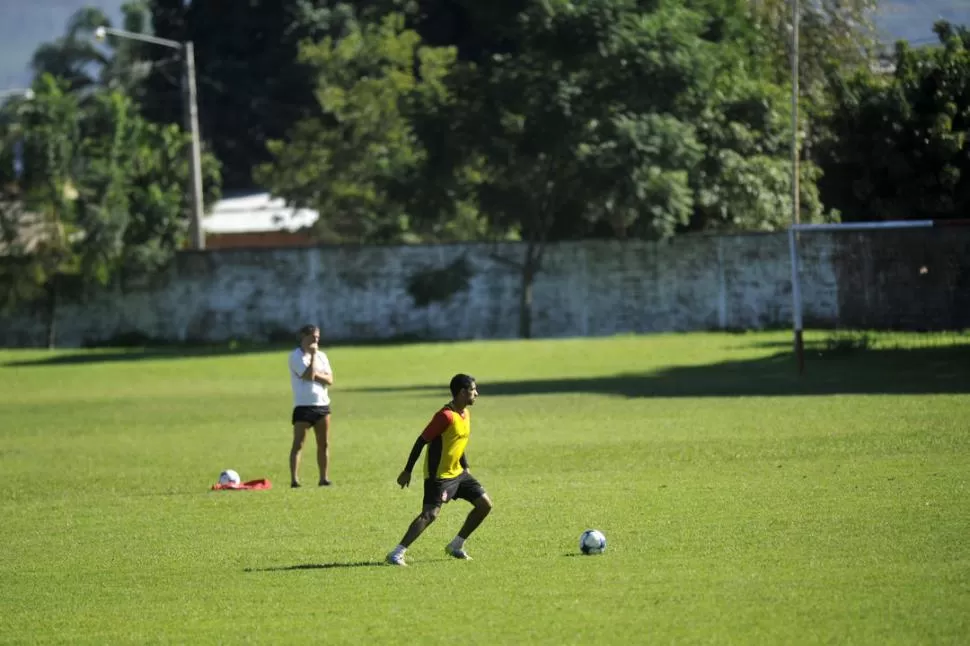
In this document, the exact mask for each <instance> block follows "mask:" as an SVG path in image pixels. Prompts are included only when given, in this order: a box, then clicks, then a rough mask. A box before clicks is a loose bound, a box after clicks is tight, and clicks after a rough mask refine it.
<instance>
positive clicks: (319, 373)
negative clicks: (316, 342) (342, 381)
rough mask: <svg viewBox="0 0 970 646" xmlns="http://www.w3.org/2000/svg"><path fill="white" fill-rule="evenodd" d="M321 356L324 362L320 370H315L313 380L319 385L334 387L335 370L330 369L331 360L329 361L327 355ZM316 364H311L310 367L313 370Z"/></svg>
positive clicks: (322, 354)
mask: <svg viewBox="0 0 970 646" xmlns="http://www.w3.org/2000/svg"><path fill="white" fill-rule="evenodd" d="M319 355H320V356H321V357H322V359H323V361H321V363H320V368H321V369H320V370H314V371H313V376H312V377H311V379H312V380H313V381H315V382H317V383H318V384H323V385H324V386H332V385H333V369H332V368H331V367H330V360H329V359H327V355H325V354H324V353H322V352H320V353H319ZM313 365H314V362H312V361H311V362H310V367H311V368H312V367H313Z"/></svg>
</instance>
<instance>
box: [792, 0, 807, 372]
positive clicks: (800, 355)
mask: <svg viewBox="0 0 970 646" xmlns="http://www.w3.org/2000/svg"><path fill="white" fill-rule="evenodd" d="M791 4H792V18H791V190H792V196H791V197H792V226H791V228H790V229H789V230H788V243H789V247H790V253H791V262H792V266H791V272H792V292H791V293H792V314H793V323H794V326H793V327H794V328H795V329H794V337H795V338H794V339H793V341H794V346H795V347H794V351H795V360H796V363H797V366H798V374H802V373H803V372H804V371H805V336H804V332H803V330H802V303H801V298H802V297H801V290H800V289H799V284H800V283H799V280H800V278H799V275H798V274H799V266H798V265H799V263H798V233H796V231H795V227H797V226H798V225H799V223H800V221H801V204H800V202H801V194H800V193H801V192H800V190H799V175H800V170H799V163H798V157H799V145H798V94H799V91H798V76H799V70H798V63H799V51H798V50H799V43H798V36H799V31H800V25H799V22H800V20H801V16H800V12H799V6H798V0H791Z"/></svg>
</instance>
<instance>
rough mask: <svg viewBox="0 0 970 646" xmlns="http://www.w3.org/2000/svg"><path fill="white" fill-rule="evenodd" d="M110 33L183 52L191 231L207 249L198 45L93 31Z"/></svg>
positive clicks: (99, 32)
mask: <svg viewBox="0 0 970 646" xmlns="http://www.w3.org/2000/svg"><path fill="white" fill-rule="evenodd" d="M108 35H111V36H116V37H118V38H127V39H129V40H140V41H142V42H145V43H151V44H153V45H161V46H162V47H168V48H170V49H176V50H178V51H180V52H182V60H183V63H184V64H185V90H186V92H185V121H186V124H185V125H186V127H187V128H188V129H189V132H190V133H191V135H192V137H191V139H192V141H191V144H190V145H189V175H190V180H191V188H192V194H191V198H192V200H191V201H192V220H191V223H190V226H189V235H190V238H191V240H192V248H193V249H205V230H204V229H203V228H202V216H203V213H204V210H205V208H204V206H205V205H204V203H203V200H202V138H201V136H200V135H199V102H198V97H197V94H196V84H195V47H194V46H193V45H192V42H191V41H186V42H184V43H182V42H179V41H177V40H168V39H167V38H158V37H156V36H148V35H146V34H137V33H135V32H131V31H125V30H123V29H114V28H112V27H98V28H97V29H96V30H95V31H94V36H95V38H97V39H98V40H104V38H105V37H106V36H108Z"/></svg>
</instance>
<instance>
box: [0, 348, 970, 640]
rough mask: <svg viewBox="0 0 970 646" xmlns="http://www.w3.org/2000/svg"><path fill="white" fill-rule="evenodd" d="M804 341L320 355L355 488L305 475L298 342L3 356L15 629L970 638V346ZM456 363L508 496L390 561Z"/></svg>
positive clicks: (337, 452) (476, 448)
mask: <svg viewBox="0 0 970 646" xmlns="http://www.w3.org/2000/svg"><path fill="white" fill-rule="evenodd" d="M789 336H790V335H789V334H787V333H759V334H738V335H732V334H690V335H660V336H650V337H635V336H629V337H615V338H610V339H587V340H579V339H577V340H555V341H531V342H514V341H508V342H479V343H454V344H451V343H443V344H414V345H401V346H373V347H336V348H330V349H327V350H328V354H329V355H330V358H331V361H332V362H333V365H334V369H335V372H336V378H337V386H336V387H335V388H333V391H332V396H333V399H334V409H335V413H334V431H333V432H334V436H333V448H332V453H333V457H332V460H333V466H332V472H331V477H332V478H333V480H334V481H335V483H336V484H335V486H333V487H331V488H329V489H321V488H316V487H312V486H310V487H304V488H303V489H299V490H291V489H290V488H289V487H288V486H287V485H288V474H287V467H286V459H287V453H288V450H289V441H290V433H291V431H290V429H289V412H290V395H289V383H288V378H287V373H286V359H285V349H274V350H262V351H255V350H247V351H231V352H230V351H228V350H226V351H222V352H218V351H212V352H206V351H202V350H194V351H192V352H190V353H187V354H185V353H183V354H181V355H179V354H177V353H176V352H175V351H173V350H166V351H140V352H139V351H127V352H126V351H119V350H110V351H109V350H101V351H94V350H92V351H60V352H53V353H48V352H43V351H3V352H0V393H2V395H0V476H2V479H3V493H2V497H0V514H2V516H0V517H2V523H0V545H2V548H0V642H2V643H71V644H80V643H89V644H105V643H131V644H136V643H137V644H142V643H184V644H214V643H225V644H233V643H326V644H338V643H346V644H362V643H374V644H414V643H423V644H439V643H441V644H454V643H474V644H565V643H594V642H595V643H604V644H629V643H657V644H671V643H702V644H823V643H824V644H965V643H968V642H970V351H968V350H970V346H967V345H963V346H945V347H936V346H933V347H920V346H919V345H918V344H917V346H916V347H914V348H912V349H905V348H898V347H897V348H894V349H892V350H882V351H875V350H873V351H868V352H857V353H847V354H845V355H817V354H815V353H812V354H810V355H809V361H808V370H807V372H806V374H805V375H804V376H801V377H799V376H797V375H796V374H795V371H794V365H793V361H792V359H791V355H790V353H789V352H788V347H789ZM325 349H326V348H325ZM458 371H466V372H470V373H471V374H473V375H475V376H476V377H477V378H478V380H479V386H480V391H481V398H480V399H479V402H478V403H477V405H476V409H475V422H474V430H473V434H472V440H471V443H470V445H469V454H468V455H469V459H470V461H471V464H472V470H473V472H474V473H475V474H476V475H477V477H478V478H479V479H480V480H481V481H482V482H483V483H484V484H485V486H486V487H487V488H488V490H489V493H490V494H491V496H492V499H493V500H494V502H495V510H494V512H493V513H492V515H491V516H490V517H489V518H488V519H487V520H486V522H485V524H484V525H483V526H482V527H481V529H480V530H479V532H478V533H477V534H476V535H475V536H473V537H472V539H471V540H470V541H469V542H468V543H467V548H468V551H469V552H470V553H471V554H472V555H473V556H474V557H475V560H474V561H471V562H459V561H455V560H452V559H450V558H448V557H446V555H445V554H444V553H443V550H442V548H443V546H444V544H445V543H446V542H447V541H448V540H449V539H450V538H451V537H452V536H453V535H454V533H455V531H456V530H457V529H458V527H459V526H460V524H461V522H462V520H463V518H464V516H465V513H466V511H467V509H468V506H467V505H466V504H465V503H463V502H461V501H459V502H456V503H453V504H450V505H448V506H446V507H445V508H444V510H443V512H442V515H441V518H440V520H439V521H438V522H437V523H436V524H435V525H433V526H432V527H430V528H429V529H428V531H427V532H426V533H425V534H424V535H423V536H422V537H421V538H420V539H419V540H418V542H416V543H415V544H414V546H412V548H411V550H409V552H408V558H409V561H410V562H411V567H409V568H392V567H389V566H385V565H382V564H381V563H382V559H383V557H384V555H385V553H386V552H387V551H388V550H389V549H390V548H391V547H393V546H394V545H395V544H396V543H397V542H398V540H399V539H400V537H401V535H402V533H403V532H404V529H405V528H406V526H407V524H408V523H409V522H410V520H411V519H412V518H413V516H414V515H415V514H416V513H417V511H418V510H419V507H420V487H413V488H412V489H409V490H403V491H402V490H401V489H399V488H398V487H397V486H396V485H395V483H394V479H395V477H396V476H397V474H398V472H399V471H400V469H401V467H402V466H403V463H404V461H405V458H406V456H407V453H408V451H409V449H410V447H411V445H412V443H413V441H414V438H415V437H416V435H417V434H418V433H419V432H420V430H421V429H422V428H423V426H424V424H425V423H426V422H427V421H428V419H429V418H430V416H431V414H432V413H433V412H434V410H435V409H436V408H437V407H438V406H440V405H441V404H443V403H444V402H445V401H447V399H448V396H447V392H446V385H447V381H448V379H449V378H450V377H451V375H452V374H453V373H455V372H458ZM307 449H308V450H307V455H305V457H304V464H303V480H304V481H305V482H307V483H311V484H312V483H313V482H315V479H316V475H317V474H316V469H315V464H314V460H313V457H312V456H313V450H314V444H313V441H312V439H311V440H309V441H308V447H307ZM224 468H233V469H236V470H237V471H239V472H240V473H241V475H242V477H243V478H244V479H255V478H269V479H271V480H272V481H273V483H274V485H275V486H274V488H273V489H272V490H269V491H250V492H212V491H209V487H210V486H211V485H212V484H213V482H215V480H216V479H217V477H218V474H219V472H220V471H221V470H222V469H224ZM589 527H595V528H599V529H601V530H603V531H604V532H605V533H606V535H607V537H608V539H609V548H608V550H607V552H606V553H605V554H603V555H601V556H592V557H586V556H580V555H579V554H578V549H577V540H578V537H579V535H580V533H581V532H582V530H584V529H586V528H589Z"/></svg>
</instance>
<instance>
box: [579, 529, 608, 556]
mask: <svg viewBox="0 0 970 646" xmlns="http://www.w3.org/2000/svg"><path fill="white" fill-rule="evenodd" d="M605 550H606V536H604V535H603V532H601V531H600V530H598V529H587V530H586V531H585V532H583V535H582V536H580V537H579V551H580V552H582V553H583V554H602V553H603V552H604V551H605Z"/></svg>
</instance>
